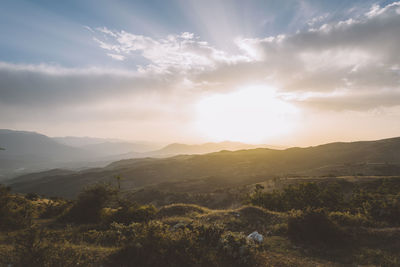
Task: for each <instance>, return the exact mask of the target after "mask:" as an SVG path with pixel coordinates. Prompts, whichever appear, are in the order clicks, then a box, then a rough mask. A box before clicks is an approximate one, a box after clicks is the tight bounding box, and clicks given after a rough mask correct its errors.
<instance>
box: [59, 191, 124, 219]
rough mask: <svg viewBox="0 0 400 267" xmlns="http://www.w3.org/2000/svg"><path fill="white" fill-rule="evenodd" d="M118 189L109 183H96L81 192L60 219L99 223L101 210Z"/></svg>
mask: <svg viewBox="0 0 400 267" xmlns="http://www.w3.org/2000/svg"><path fill="white" fill-rule="evenodd" d="M116 193H117V191H116V189H114V188H112V187H111V186H108V185H102V184H98V185H94V186H91V187H88V188H86V189H85V190H84V191H83V192H82V193H80V194H79V196H78V200H77V201H76V202H75V203H74V204H73V206H72V207H71V208H70V209H69V210H67V211H66V212H65V213H64V214H63V215H62V216H61V217H60V221H63V222H74V223H98V222H100V221H101V211H102V209H103V208H104V207H105V205H106V203H107V201H109V200H110V199H111V198H112V197H113V196H114V195H116Z"/></svg>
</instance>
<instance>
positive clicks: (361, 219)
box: [329, 211, 373, 227]
mask: <svg viewBox="0 0 400 267" xmlns="http://www.w3.org/2000/svg"><path fill="white" fill-rule="evenodd" d="M329 218H330V219H331V220H332V221H333V222H335V223H337V224H338V225H342V226H353V227H359V226H365V227H368V226H372V225H373V223H372V222H371V220H369V219H368V218H367V216H365V215H364V214H361V213H357V214H351V213H350V212H348V211H347V212H340V211H334V212H330V213H329Z"/></svg>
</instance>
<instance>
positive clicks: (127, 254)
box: [108, 221, 257, 267]
mask: <svg viewBox="0 0 400 267" xmlns="http://www.w3.org/2000/svg"><path fill="white" fill-rule="evenodd" d="M134 227H135V228H136V229H135V231H133V233H134V234H133V235H131V238H130V239H129V240H127V241H126V243H125V245H124V246H123V247H122V248H121V249H120V250H119V251H118V252H116V253H115V254H114V255H112V256H111V257H110V258H109V262H108V265H109V266H121V267H122V266H143V267H146V266H166V267H168V266H256V265H257V264H256V263H257V262H256V256H255V255H256V254H255V250H254V248H253V247H252V246H253V245H252V244H248V243H247V242H246V237H245V236H244V235H243V234H239V233H231V232H225V231H224V229H223V227H221V226H217V225H213V226H210V225H197V224H195V225H193V224H189V225H186V226H182V227H172V228H171V227H169V226H168V225H165V224H163V223H160V222H157V221H152V222H150V223H149V224H136V225H134Z"/></svg>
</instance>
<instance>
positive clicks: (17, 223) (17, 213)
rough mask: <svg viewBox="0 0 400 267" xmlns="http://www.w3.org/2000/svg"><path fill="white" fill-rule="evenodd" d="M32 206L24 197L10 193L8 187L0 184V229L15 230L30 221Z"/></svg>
mask: <svg viewBox="0 0 400 267" xmlns="http://www.w3.org/2000/svg"><path fill="white" fill-rule="evenodd" d="M32 216H33V207H32V204H31V203H30V201H29V200H27V199H25V198H24V197H20V196H17V195H11V194H10V188H8V187H5V186H2V185H0V231H5V230H17V229H21V228H25V227H28V226H29V225H31V223H32Z"/></svg>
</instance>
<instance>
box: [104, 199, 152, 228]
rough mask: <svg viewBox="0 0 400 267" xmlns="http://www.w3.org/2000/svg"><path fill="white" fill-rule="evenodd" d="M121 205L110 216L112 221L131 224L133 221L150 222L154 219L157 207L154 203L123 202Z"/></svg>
mask: <svg viewBox="0 0 400 267" xmlns="http://www.w3.org/2000/svg"><path fill="white" fill-rule="evenodd" d="M120 205H121V206H120V207H119V208H118V209H117V210H116V211H115V212H113V213H112V214H111V215H110V217H109V218H107V219H106V220H109V221H110V222H117V223H123V224H130V223H133V222H148V221H150V220H152V219H154V217H155V214H156V213H157V209H156V208H155V207H154V206H153V205H143V206H140V205H137V204H136V203H129V202H122V203H120Z"/></svg>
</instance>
